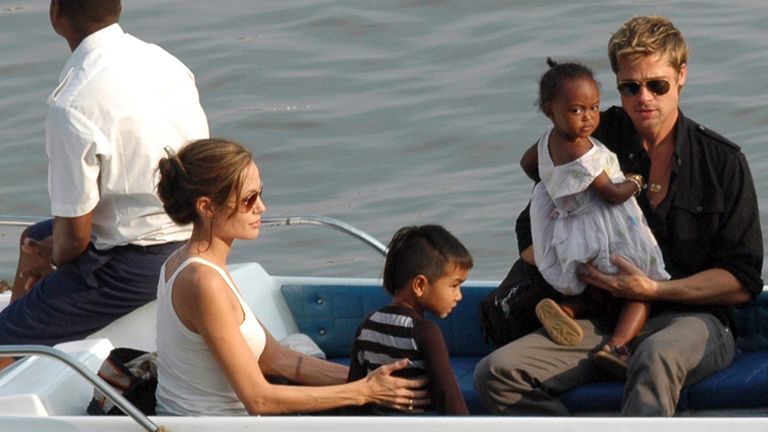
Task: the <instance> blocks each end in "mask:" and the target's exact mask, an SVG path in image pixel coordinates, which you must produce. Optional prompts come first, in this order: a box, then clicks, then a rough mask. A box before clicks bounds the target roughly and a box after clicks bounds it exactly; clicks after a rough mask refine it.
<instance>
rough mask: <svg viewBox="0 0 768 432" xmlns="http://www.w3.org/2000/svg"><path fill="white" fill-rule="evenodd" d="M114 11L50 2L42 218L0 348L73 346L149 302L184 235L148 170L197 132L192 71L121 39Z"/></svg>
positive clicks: (29, 233)
mask: <svg viewBox="0 0 768 432" xmlns="http://www.w3.org/2000/svg"><path fill="white" fill-rule="evenodd" d="M121 10H122V6H121V2H120V0H52V1H51V7H50V19H51V24H52V26H53V29H54V30H55V31H56V33H58V34H59V35H61V36H62V37H63V38H64V39H65V40H66V41H67V43H68V44H69V47H70V49H71V50H72V55H71V56H70V58H69V60H68V61H67V63H66V65H65V67H64V70H63V71H62V73H61V76H60V84H59V85H58V87H57V88H56V89H55V90H54V91H53V93H52V94H51V96H50V98H49V100H48V103H49V106H50V109H49V112H48V117H47V118H46V122H45V132H46V152H47V153H48V159H49V165H48V191H49V195H50V199H51V213H52V214H53V215H54V218H53V220H52V221H45V222H42V223H40V224H37V225H34V226H32V227H30V228H29V229H27V230H26V231H25V233H24V234H23V235H22V239H21V253H20V258H19V266H18V269H17V275H16V278H15V283H14V286H13V301H12V303H11V305H9V306H8V307H7V308H6V309H5V310H3V311H2V313H0V344H14V343H40V344H47V345H53V344H56V343H59V342H63V341H67V340H73V339H78V338H81V337H84V336H86V335H88V334H90V333H93V332H94V331H97V330H99V329H100V328H102V327H104V326H105V325H107V324H109V323H110V322H111V321H113V320H114V319H116V318H118V317H120V316H122V315H124V314H126V313H128V312H130V311H131V310H133V309H135V308H136V307H139V306H141V305H143V304H145V303H147V302H149V301H151V300H153V299H154V298H155V296H156V286H157V277H158V274H159V269H160V266H161V265H162V263H163V262H164V261H165V258H166V257H167V256H168V255H169V254H170V253H171V252H172V251H173V250H175V249H176V248H177V247H178V246H179V244H180V242H182V241H184V240H186V239H187V238H188V237H189V234H190V232H191V229H190V227H179V226H177V225H175V224H174V223H173V222H172V221H171V220H170V219H169V218H168V216H167V215H166V214H165V212H164V210H163V208H162V204H161V202H160V200H159V199H158V197H157V195H156V193H155V181H156V173H155V169H156V167H157V163H158V161H159V160H160V158H161V157H163V156H164V155H165V151H164V149H165V147H169V148H171V149H173V150H177V149H179V148H180V147H181V146H182V145H184V144H186V143H187V142H190V141H192V140H195V139H200V138H207V137H208V136H209V130H208V122H207V119H206V116H205V113H204V112H203V109H202V107H201V105H200V100H199V95H198V92H197V88H196V86H195V80H194V76H193V74H192V72H190V71H189V69H187V67H186V66H184V64H182V63H181V62H180V61H179V60H178V59H176V58H175V57H173V56H172V55H171V54H169V53H167V52H166V51H164V50H163V49H162V48H160V47H158V46H156V45H153V44H148V43H145V42H143V41H141V40H139V39H137V38H135V37H133V36H131V35H129V34H126V33H125V32H123V30H122V28H121V27H120V25H119V24H118V18H119V16H120V12H121ZM2 366H3V364H2V363H0V367H2Z"/></svg>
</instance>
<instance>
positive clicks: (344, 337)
mask: <svg viewBox="0 0 768 432" xmlns="http://www.w3.org/2000/svg"><path fill="white" fill-rule="evenodd" d="M489 292H490V289H485V288H476V287H465V288H464V289H462V294H463V300H462V301H461V302H459V304H458V306H457V307H456V308H455V309H454V310H453V312H452V313H451V314H450V315H448V317H447V318H445V319H438V318H436V317H434V316H430V315H429V314H428V315H427V317H428V318H430V319H433V320H435V321H436V322H437V324H438V325H439V326H440V330H441V331H442V332H443V338H444V339H445V342H446V344H447V345H448V351H449V353H450V355H451V356H452V357H453V356H458V357H463V356H484V355H486V354H488V353H490V352H491V350H492V348H493V347H492V346H491V345H490V344H489V343H487V342H485V340H484V339H483V338H482V336H481V331H480V308H479V306H478V305H479V304H480V300H481V299H482V298H483V297H484V296H485V295H486V294H488V293H489ZM282 293H283V297H284V298H285V301H286V303H287V304H288V308H289V309H290V310H291V313H292V314H293V319H294V320H295V321H296V325H297V326H298V328H299V331H300V332H301V333H305V334H307V335H309V336H310V337H311V338H312V339H314V341H315V342H317V344H318V345H319V346H320V348H321V349H322V350H323V352H325V355H326V356H328V357H329V358H333V357H343V356H345V355H346V356H348V355H349V352H350V350H351V348H352V342H353V341H354V338H355V332H356V331H357V327H358V326H360V324H361V323H362V320H363V318H364V317H365V316H366V315H367V314H368V313H370V312H373V311H374V310H376V309H378V308H380V307H382V306H385V305H387V304H389V302H390V301H391V297H390V296H389V294H388V293H387V292H386V291H384V288H382V287H381V286H378V285H371V286H359V285H357V286H347V285H284V286H283V287H282Z"/></svg>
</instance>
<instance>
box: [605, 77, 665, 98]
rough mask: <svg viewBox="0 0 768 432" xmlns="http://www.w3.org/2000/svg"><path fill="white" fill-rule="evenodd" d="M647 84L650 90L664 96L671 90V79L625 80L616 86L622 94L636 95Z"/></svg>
mask: <svg viewBox="0 0 768 432" xmlns="http://www.w3.org/2000/svg"><path fill="white" fill-rule="evenodd" d="M643 86H645V87H646V88H648V91H650V92H651V93H653V94H654V95H656V96H663V95H665V94H667V93H668V92H669V88H670V84H669V81H667V80H664V79H655V80H650V81H645V82H637V81H623V82H620V83H619V84H618V85H617V86H616V88H617V89H618V90H619V93H621V95H622V96H634V95H636V94H638V93H639V92H640V89H641V88H643Z"/></svg>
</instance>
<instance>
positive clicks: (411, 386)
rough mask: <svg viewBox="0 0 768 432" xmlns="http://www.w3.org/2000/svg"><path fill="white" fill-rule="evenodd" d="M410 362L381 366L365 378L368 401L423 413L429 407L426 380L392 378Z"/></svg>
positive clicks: (404, 360)
mask: <svg viewBox="0 0 768 432" xmlns="http://www.w3.org/2000/svg"><path fill="white" fill-rule="evenodd" d="M407 365H408V360H407V359H403V360H399V361H397V362H395V363H391V364H388V365H384V366H381V367H380V368H378V369H376V370H375V371H373V372H372V373H371V374H369V375H368V376H367V377H365V378H363V381H364V384H365V386H366V388H367V390H368V393H367V395H366V399H367V401H368V402H372V403H375V404H377V405H382V406H386V407H389V408H394V409H396V410H400V411H406V412H421V411H423V410H424V408H425V407H426V406H427V405H429V402H430V401H429V397H428V394H427V390H426V385H427V380H426V379H406V378H398V377H394V376H392V373H393V372H395V371H398V370H400V369H403V368H405V367H406V366H407Z"/></svg>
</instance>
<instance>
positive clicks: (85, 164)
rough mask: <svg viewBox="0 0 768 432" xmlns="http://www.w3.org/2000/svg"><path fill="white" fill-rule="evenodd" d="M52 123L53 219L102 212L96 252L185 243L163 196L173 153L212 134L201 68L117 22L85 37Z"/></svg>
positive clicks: (48, 125)
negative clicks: (199, 80)
mask: <svg viewBox="0 0 768 432" xmlns="http://www.w3.org/2000/svg"><path fill="white" fill-rule="evenodd" d="M48 104H49V106H50V109H49V112H48V117H47V118H46V121H45V135H46V140H45V148H46V152H47V153H48V193H49V195H50V198H51V213H52V214H53V215H55V216H62V217H76V216H82V215H84V214H87V213H88V212H90V211H91V210H93V225H92V229H91V237H92V238H91V240H92V242H93V243H94V246H95V247H96V248H97V249H102V250H103V249H109V248H111V247H114V246H120V245H125V244H129V243H131V244H136V245H142V246H146V245H153V244H161V243H167V242H170V241H179V240H185V239H187V238H188V237H189V233H190V232H191V227H189V226H186V227H179V226H177V225H176V224H174V223H173V222H172V221H171V220H170V218H169V217H168V216H167V215H166V214H165V212H164V211H163V207H162V203H161V202H160V199H159V198H158V197H157V193H156V189H155V186H156V183H157V173H156V168H157V164H158V162H159V160H160V159H161V158H162V157H164V156H165V152H164V150H163V149H164V147H166V146H168V147H171V148H173V149H179V148H180V147H181V146H182V145H184V144H186V143H188V142H190V141H192V140H195V139H200V138H208V136H209V131H208V121H207V119H206V116H205V113H204V112H203V108H202V107H201V106H200V98H199V95H198V92H197V88H196V86H195V79H194V75H193V74H192V72H190V71H189V69H188V68H187V67H186V66H184V64H182V63H181V62H180V61H179V60H178V59H176V58H175V57H173V56H172V55H171V54H169V53H168V52H166V51H165V50H163V49H162V48H160V47H158V46H157V45H153V44H148V43H146V42H143V41H141V40H139V39H137V38H135V37H133V36H131V35H129V34H126V33H125V32H123V30H122V28H121V27H120V26H119V25H118V24H113V25H111V26H109V27H107V28H104V29H102V30H100V31H98V32H96V33H93V34H91V35H90V36H88V37H87V38H85V39H84V40H83V41H82V42H81V43H80V45H79V46H78V47H77V48H76V49H75V50H74V52H73V53H72V55H71V56H70V58H69V60H68V61H67V63H66V65H65V66H64V70H63V71H62V74H61V77H60V84H59V86H58V87H57V88H56V89H55V90H54V91H53V93H52V94H51V96H50V97H49V100H48Z"/></svg>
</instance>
